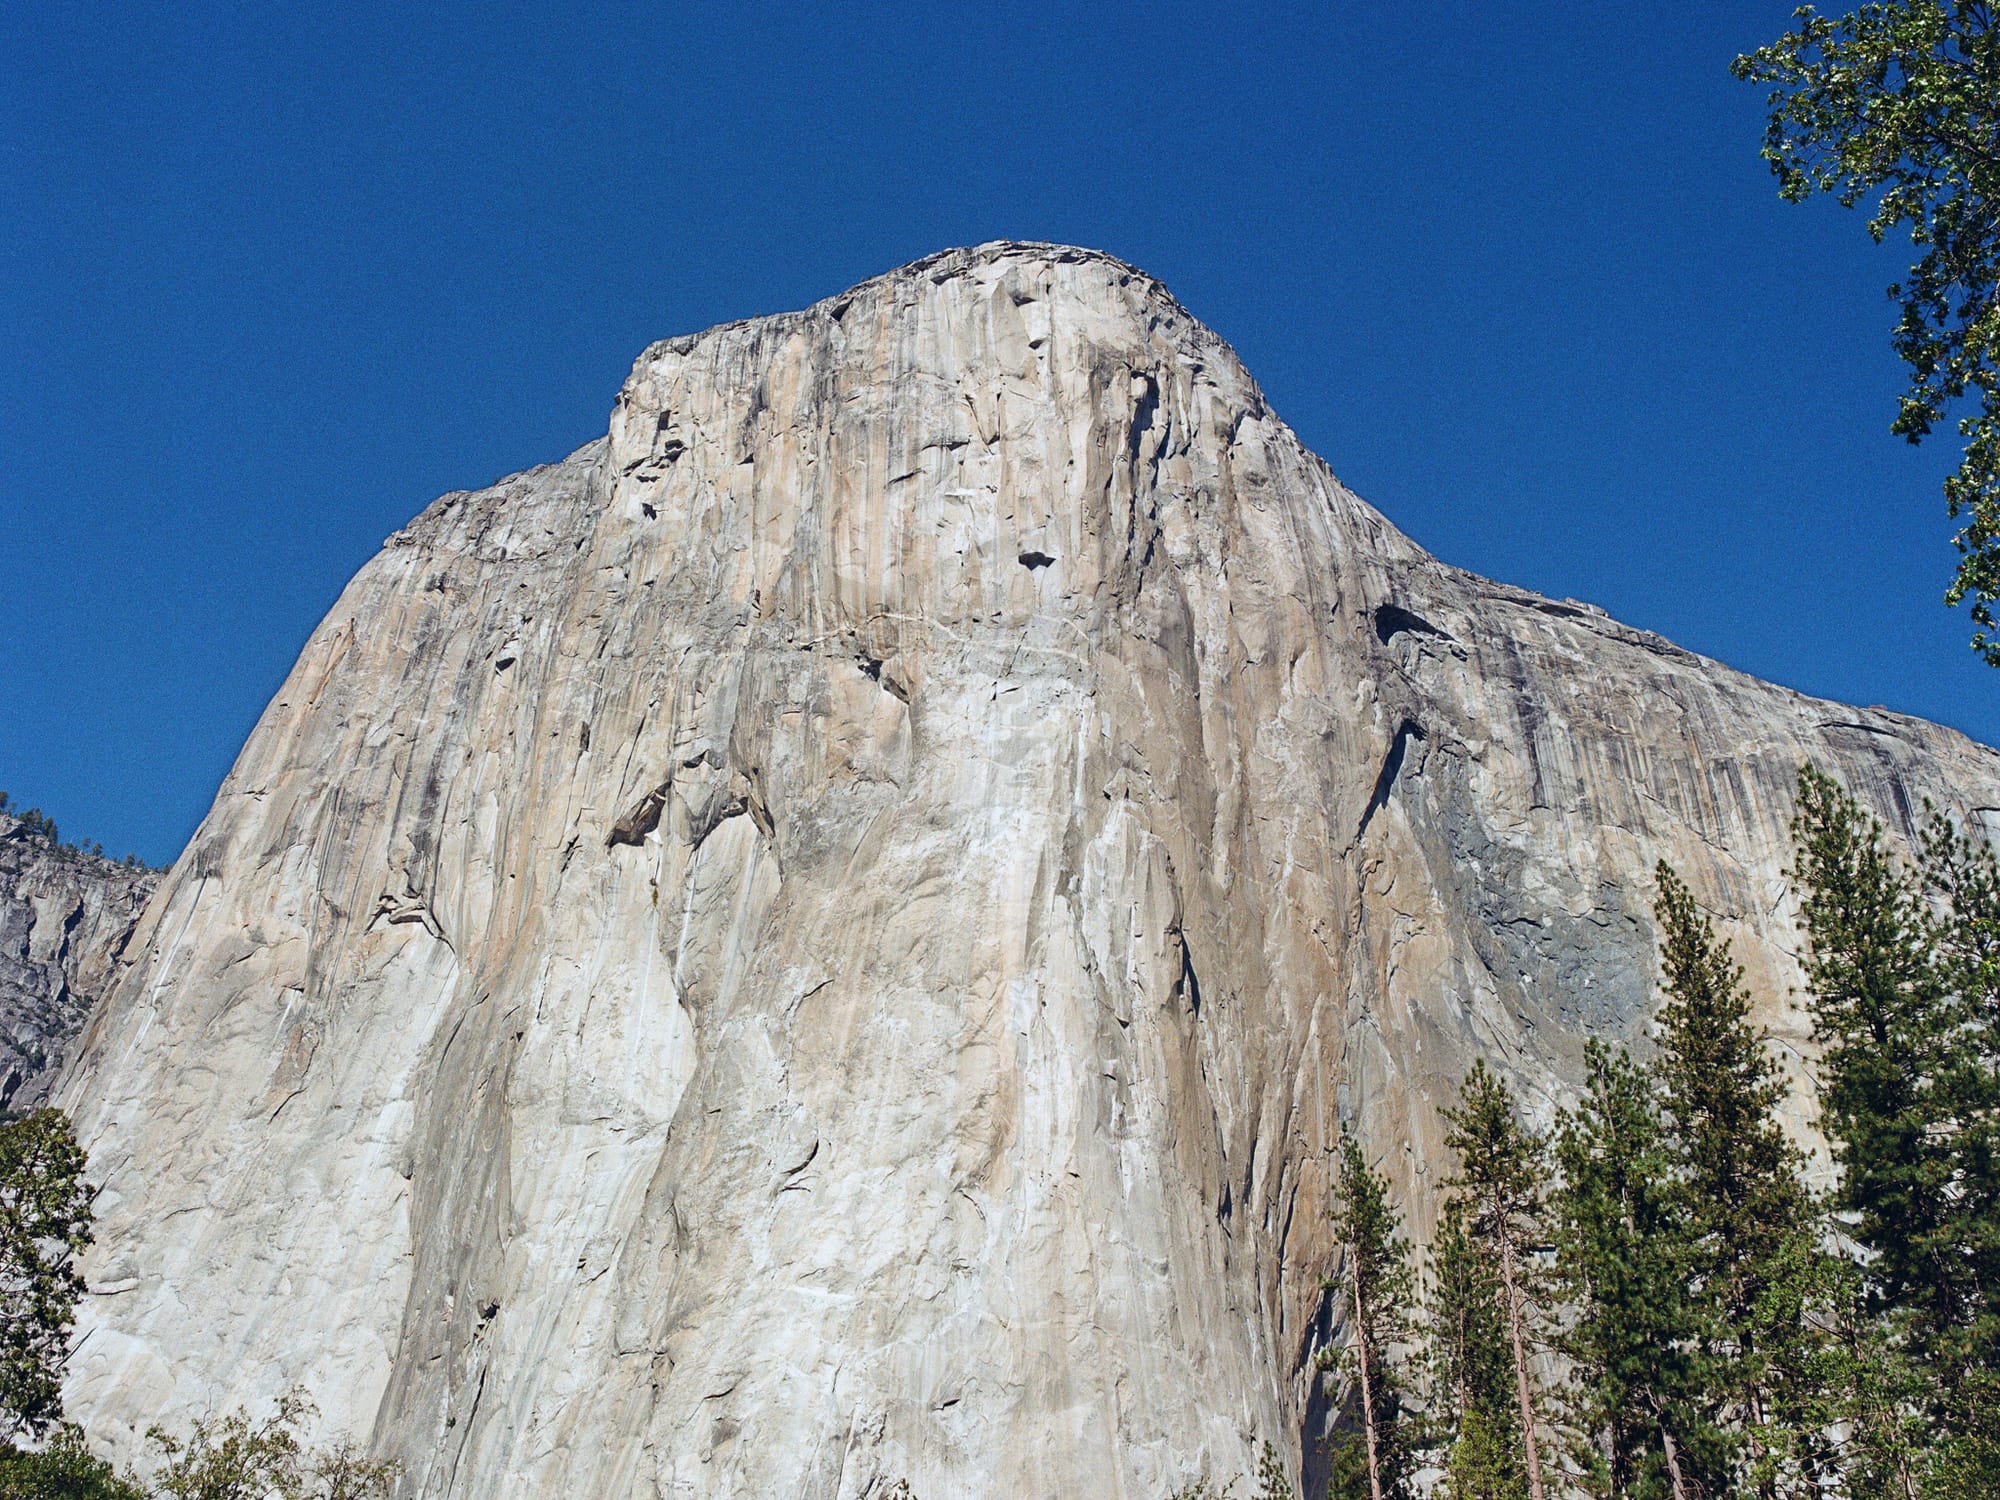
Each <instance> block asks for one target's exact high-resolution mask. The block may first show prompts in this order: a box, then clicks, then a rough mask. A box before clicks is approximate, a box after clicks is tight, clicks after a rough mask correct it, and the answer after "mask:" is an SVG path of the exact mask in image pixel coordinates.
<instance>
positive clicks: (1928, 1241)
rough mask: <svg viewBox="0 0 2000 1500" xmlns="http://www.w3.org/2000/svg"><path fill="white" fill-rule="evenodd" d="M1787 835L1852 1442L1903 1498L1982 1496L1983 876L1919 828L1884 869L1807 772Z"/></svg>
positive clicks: (1987, 1113)
mask: <svg viewBox="0 0 2000 1500" xmlns="http://www.w3.org/2000/svg"><path fill="white" fill-rule="evenodd" d="M1793 838H1794V843H1795V845H1796V848H1797V856H1798V862H1799V868H1798V872H1797V873H1798V878H1799V880H1800V882H1801V884H1802V886H1803V891H1802V900H1801V916H1802V918H1803V921H1804V925H1805V929H1806V939H1807V952H1806V977H1807V980H1808V982H1809V986H1810V989H1811V994H1812V1008H1813V1021H1814V1030H1815V1036H1816V1037H1817V1039H1818V1040H1819V1042H1820V1044H1821V1048H1822V1053H1821V1060H1820V1077H1821V1083H1822V1089H1821V1128H1822V1129H1823V1131H1824V1132H1825V1134H1826V1136H1827V1138H1828V1140H1829V1142H1830V1143H1831V1144H1832V1146H1833V1150H1834V1159H1835V1161H1836V1163H1837V1164H1838V1166H1839V1168H1840V1178H1839V1183H1838V1185H1837V1187H1836V1188H1835V1190H1834V1194H1833V1200H1832V1201H1833V1206H1834V1208H1835V1209H1836V1210H1837V1211H1838V1213H1839V1215H1840V1220H1841V1223H1842V1226H1843V1228H1844V1229H1845V1230H1846V1231H1847V1232H1848V1233H1849V1234H1850V1235H1851V1237H1852V1239H1853V1241H1854V1242H1855V1243H1856V1244H1857V1245H1858V1246H1859V1251H1860V1254H1859V1260H1860V1267H1859V1271H1858V1273H1857V1279H1858V1293H1857V1295H1858V1299H1859V1306H1858V1307H1857V1309H1856V1310H1855V1311H1854V1313H1853V1318H1852V1321H1853V1330H1852V1334H1851V1337H1850V1338H1849V1343H1850V1345H1851V1346H1852V1347H1853V1348H1854V1349H1855V1350H1858V1351H1865V1352H1861V1353H1856V1354H1854V1355H1853V1356H1852V1358H1851V1359H1850V1360H1849V1363H1848V1366H1847V1368H1848V1369H1849V1370H1850V1371H1851V1373H1852V1375H1853V1377H1854V1378H1853V1380H1852V1382H1850V1397H1851V1400H1852V1402H1853V1404H1854V1420H1855V1421H1856V1422H1857V1423H1858V1424H1860V1428H1861V1431H1860V1439H1859V1441H1860V1443H1861V1446H1862V1448H1863V1450H1865V1451H1868V1452H1874V1453H1877V1454H1879V1455H1882V1456H1881V1457H1880V1458H1879V1460H1874V1461H1873V1462H1875V1466H1876V1467H1877V1468H1878V1469H1879V1470H1881V1471H1882V1472H1884V1473H1886V1474H1889V1475H1891V1476H1892V1477H1893V1479H1894V1480H1895V1481H1896V1482H1897V1483H1898V1484H1899V1485H1900V1486H1901V1487H1902V1490H1907V1492H1908V1493H1910V1494H1912V1495H1914V1494H1916V1493H1919V1492H1921V1493H1924V1494H1937V1495H1947V1494H1950V1495H1955V1494H1984V1495H1991V1494H1992V1493H1994V1491H1995V1490H1996V1488H2000V868H1996V865H1995V861H1994V857H1993V855H1992V852H1991V851H1990V850H1989V849H1987V848H1986V847H1985V846H1984V845H1982V844H1978V843H1975V842H1974V841H1972V840H1970V839H1968V838H1967V837H1966V836H1965V835H1964V834H1962V833H1961V832H1959V831H1958V830H1955V829H1954V828H1953V827H1952V826H1951V825H1950V823H1949V822H1948V821H1946V820H1945V819H1943V818H1941V817H1938V816H1936V815H1933V816H1932V818H1931V820H1930V822H1929V825H1928V827H1927V828H1926V830H1925V832H1924V835H1923V839H1922V844H1921V849H1920V853H1919V862H1918V865H1917V867H1916V868H1915V869H1911V868H1909V867H1906V866H1904V865H1901V864H1899V863H1898V862H1897V860H1896V859H1895V858H1894V857H1893V856H1892V855H1891V854H1890V852H1889V850H1888V847H1887V843H1886V840H1885V837H1884V834H1883V830H1882V827H1881V824H1880V823H1879V822H1878V821H1876V820H1875V819H1874V818H1873V817H1871V816H1869V815H1867V814H1865V813H1864V812H1863V811H1862V810H1861V809H1860V807H1859V806H1858V805H1857V804H1856V803H1855V802H1854V800H1853V799H1852V798H1851V797H1849V796H1848V795H1847V794H1846V793H1845V792H1844V791H1842V790H1841V789H1840V788H1839V787H1838V786H1837V785H1835V784H1834V782H1833V781H1832V780H1830V779H1829V778H1828V777H1826V776H1824V775H1823V774H1821V773H1819V772H1817V771H1814V770H1812V769H1811V768H1806V769H1803V770H1801V771H1800V773H1799V806H1798V812H1797V816H1796V818H1795V820H1794V824H1793ZM1913 1447H1915V1448H1920V1449H1921V1451H1915V1452H1913V1451H1911V1450H1912V1448H1913ZM1898 1492H1901V1491H1898Z"/></svg>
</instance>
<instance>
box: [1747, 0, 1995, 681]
mask: <svg viewBox="0 0 2000 1500" xmlns="http://www.w3.org/2000/svg"><path fill="white" fill-rule="evenodd" d="M1793 20H1794V23H1795V24H1794V28H1793V29H1792V30H1791V31H1789V32H1787V33H1786V34H1785V35H1784V36H1782V37H1780V38H1779V39H1778V40H1777V41H1775V42H1773V43H1771V44H1770V45H1769V46H1767V47H1760V48H1758V49H1757V50H1756V51H1754V52H1751V53H1747V54H1745V55H1744V56H1742V57H1739V58H1737V59H1736V61H1735V63H1734V65H1733V71H1734V72H1735V74H1736V76H1737V77H1738V78H1741V79H1744V80H1746V81H1749V82H1753V83H1760V84H1763V85H1766V86H1767V88H1768V91H1769V92H1768V103H1769V108H1770V116H1769V120H1768V123H1767V126H1766V129H1765V135H1764V147H1763V155H1764V157H1765V159H1766V160H1767V161H1769V162H1770V164H1771V169H1772V171H1773V172H1774V173H1775V174H1776V176H1777V179H1778V190H1779V193H1780V194H1781V196H1783V197H1784V198H1786V199H1788V200H1791V201H1793V202H1797V201H1800V200H1803V199H1805V198H1809V197H1812V196H1813V195H1815V194H1818V193H1830V194H1832V195H1833V196H1834V197H1835V198H1837V199H1838V200H1839V202H1841V203H1842V204H1843V205H1845V206H1847V207H1850V208H1851V207H1854V206H1855V205H1857V204H1860V203H1863V202H1864V201H1867V202H1870V203H1872V212H1871V214H1870V217H1869V220H1868V230H1869V233H1870V234H1871V235H1873V236H1874V238H1875V239H1876V240H1877V241H1878V242H1879V241H1881V240H1883V239H1885V238H1887V237H1888V236H1889V235H1890V234H1891V233H1893V232H1895V231H1896V230H1898V229H1904V228H1906V229H1907V230H1908V233H1909V237H1910V241H1911V243H1912V244H1913V245H1914V246H1915V247H1916V249H1917V252H1918V259H1917V262H1916V264H1915V265H1913V266H1912V267H1911V268H1910V271H1909V274H1908V276H1907V277H1906V278H1905V279H1904V280H1903V281H1901V282H1899V283H1897V284H1896V285H1894V286H1892V287H1890V289H1889V294H1890V296H1891V297H1892V298H1894V299H1896V300H1897V301H1898V303H1899V305H1900V313H1899V316H1898V318H1897V322H1896V325H1895V332H1894V335H1893V343H1894V347H1895V350H1896V353H1897V355H1898V356H1899V357H1900V358H1901V359H1902V360H1903V362H1904V364H1905V365H1906V366H1908V368H1909V372H1910V384H1909V388H1908V389H1907V390H1906V391H1905V392H1904V394H1903V396H1902V398H1901V401H1900V404H1899V407H1898V411H1897V415H1896V419H1895V421H1894V423H1893V424H1892V427H1891V430H1892V431H1894V432H1896V433H1899V434H1901V435H1902V436H1904V437H1906V438H1908V439H1909V440H1910V441H1911V442H1913V443H1915V442H1921V441H1922V440H1923V439H1924V438H1925V437H1927V436H1929V435H1930V433H1931V432H1932V430H1933V429H1934V428H1935V427H1936V426H1937V424H1938V423H1939V422H1941V421H1942V420H1944V418H1945V416H1946V414H1947V412H1948V411H1949V410H1951V409H1953V408H1954V407H1957V406H1959V405H1960V404H1961V403H1963V402H1968V401H1969V403H1970V406H1971V410H1970V411H1968V412H1967V413H1966V414H1965V415H1964V416H1962V417H1961V418H1960V420H1959V423H1958V431H1959V435H1960V437H1961V438H1962V439H1963V440H1964V443H1965V450H1964V455H1963V458H1962V460H1961V462H1960V464H1959V467H1958V469H1957V471H1956V472H1955V473H1954V474H1953V475H1952V476H1951V477H1950V478H1949V479H1948V480H1946V481H1945V499H1946V503H1947V505H1948V507H1949V509H1950V513H1951V514H1952V516H1954V517H1962V518H1963V519H1964V522H1965V524H1964V526H1963V528H1962V529H1961V530H1960V532H1959V534H1958V537H1957V546H1958V549H1959V552H1960V561H1959V568H1958V573H1957V576H1956V578H1955V579H1954V580H1953V582H1952V586H1951V589H1950V591H1949V592H1948V593H1947V595H1946V601H1947V602H1948V603H1950V604H1952V605H1957V604H1960V603H1964V602H1966V601H1970V602H1971V605H1972V618H1973V623H1974V626H1975V627H1976V628H1975V633H1974V635H1973V646H1974V649H1976V650H1977V651H1979V652H1980V654H1981V655H1983V656H1984V657H1985V658H1986V660H1987V661H1988V662H1989V663H1993V664H2000V640H1996V639H1995V637H1994V635H1993V631H1994V629H1995V614H1994V610H1995V606H1996V604H2000V32H1996V30H1995V28H1994V22H1993V8H1992V6H1991V5H1989V4H1988V3H1986V0H1878V3H1873V4H1866V5H1862V6H1860V7H1858V8H1857V9H1855V10H1853V11H1851V12H1849V13H1848V14H1846V15H1842V16H1826V15H1823V14H1821V13H1820V12H1819V11H1817V10H1816V9H1815V8H1814V7H1812V6H1810V5H1808V6H1805V7H1802V8H1801V9H1800V10H1798V11H1797V12H1796V13H1795V15H1794V17H1793Z"/></svg>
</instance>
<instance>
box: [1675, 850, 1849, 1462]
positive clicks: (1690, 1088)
mask: <svg viewBox="0 0 2000 1500" xmlns="http://www.w3.org/2000/svg"><path fill="white" fill-rule="evenodd" d="M1657 874H1658V878H1659V882H1660V895H1659V900H1658V902H1657V903H1656V905H1655V909H1654V910H1655V916H1656V919H1657V921H1658V923H1659V929H1660V970H1661V987H1662V988H1663V989H1664V990H1665V992H1666V1002H1665V1004H1664V1005H1662V1006H1661V1008H1660V1012H1659V1016H1658V1026H1659V1044H1660V1055H1659V1063H1658V1075H1659V1079H1660V1083H1661V1089H1662V1096H1663V1102H1664V1114H1665V1119H1666V1122H1667V1124H1668V1127H1669V1130H1670V1132H1671V1136H1672V1142H1673V1146H1674V1149H1675V1151H1676V1153H1677V1154H1678V1156H1679V1160H1680V1170H1681V1173H1682V1182H1683V1187H1684V1202H1685V1204H1686V1212H1687V1216H1688V1220H1689V1227H1690V1228H1691V1229H1692V1231H1693V1233H1694V1263H1693V1272H1694V1279H1695V1283H1696V1285H1697V1286H1698V1287H1699V1289H1700V1293H1701V1298H1702V1301H1704V1302H1705V1303H1706V1315H1707V1322H1708V1328H1707V1340H1706V1341H1707V1345H1708V1350H1707V1352H1708V1356H1709V1360H1708V1369H1707V1372H1706V1380H1707V1384H1708V1387H1709V1391H1710V1397H1711V1403H1712V1405H1711V1414H1712V1415H1713V1416H1714V1417H1715V1418H1716V1419H1717V1420H1718V1421H1720V1422H1721V1423H1722V1424H1723V1425H1724V1427H1725V1428H1726V1430H1728V1431H1730V1432H1732V1433H1734V1434H1736V1435H1739V1436H1740V1437H1741V1439H1742V1441H1743V1445H1744V1448H1745V1450H1746V1453H1745V1458H1746V1460H1747V1469H1748V1476H1747V1477H1749V1478H1750V1479H1751V1481H1752V1483H1753V1485H1754V1488H1755V1489H1756V1490H1757V1492H1758V1493H1760V1494H1765V1495H1772V1494H1775V1493H1776V1491H1777V1484H1778V1476H1777V1473H1776V1470H1775V1467H1774V1462H1773V1452H1774V1450H1775V1449H1776V1448H1778V1447H1783V1446H1789V1436H1788V1435H1787V1434H1784V1433H1781V1432H1776V1431H1772V1430H1768V1429H1770V1428H1771V1426H1772V1405H1773V1401H1774V1399H1776V1398H1775V1397H1774V1393H1773V1382H1774V1380H1775V1378H1776V1374H1777V1372H1776V1370H1775V1369H1774V1367H1773V1365H1772V1363H1771V1359H1770V1354H1771V1351H1770V1350H1768V1349H1766V1348H1765V1346H1764V1344H1763V1342H1762V1341H1761V1340H1760V1338H1759V1336H1758V1335H1759V1318H1758V1308H1759V1305H1760V1302H1761V1301H1762V1299H1763V1298H1764V1294H1765V1290H1766V1288H1767V1287H1768V1286H1769V1285H1770V1282H1771V1278H1772V1276H1773V1275H1774V1274H1775V1269H1774V1268H1775V1267H1776V1266H1777V1265H1778V1264H1779V1262H1780V1261H1781V1260H1782V1259H1783V1258H1784V1257H1785V1256H1787V1255H1788V1254H1795V1253H1801V1246H1802V1245H1803V1244H1806V1243H1810V1241H1811V1240H1812V1238H1813V1236H1814V1233H1815V1231H1814V1224H1813V1213H1812V1203H1811V1200H1810V1198H1809V1197H1808V1195H1807V1194H1806V1191H1805V1189H1804V1187H1803V1185H1802V1182H1801V1178H1800V1169H1801V1168H1802V1166H1803V1164H1804V1161H1803V1157H1802V1156H1801V1155H1800V1153H1799V1151H1798V1148H1797V1147H1795V1146H1793V1145H1792V1144H1791V1142H1790V1141H1789V1140H1787V1139H1786V1137H1785V1133H1784V1130H1783V1129H1782V1127H1780V1126H1779V1124H1778V1122H1777V1118H1776V1115H1775V1110H1776V1108H1777V1106H1778V1104H1779V1103H1780V1102H1781V1101H1782V1100H1783V1099H1784V1097H1785V1094H1786V1085H1785V1081H1784V1078H1783V1077H1782V1075H1781V1074H1780V1073H1779V1071H1778V1066H1777V1063H1776V1061H1775V1060H1774V1059H1773V1057H1772V1055H1771V1050H1770V1046H1769V1041H1768V1038H1767V1037H1766V1036H1765V1035H1764V1033H1762V1032H1761V1031H1759V1030H1758V1029H1757V1028H1755V1027H1754V1026H1752V1025H1751V1024H1750V994H1749V991H1748V990H1747V989H1746V988H1745V987H1744V984H1743V970H1742V969H1741V968H1740V967H1739V966H1738V965H1737V964H1736V963H1734V962H1733V961H1732V960H1731V958H1730V956H1729V951H1728V948H1727V947H1726V945H1724V944H1723V943H1722V942H1721V941H1720V940H1719V939H1718V938H1717V937H1716V935H1715V930H1714V928H1713V926H1712V925H1711V924H1710V922H1709V920H1708V918H1707V917H1706V916H1705V915H1704V914H1703V913H1702V911H1701V909H1700V908H1699V907H1698V906H1697V905H1696V904H1695V900H1694V897H1693V895H1692V894H1691V893H1690V892H1689V891H1688V888H1687V887H1686V886H1685V885H1683V884H1682V883H1681V881H1680V880H1679V879H1678V878H1677V877H1676V876H1675V875H1674V873H1673V871H1672V870H1670V869H1668V868H1667V867H1666V866H1665V865H1664V864H1663V865H1660V866H1659V867H1658V871H1657Z"/></svg>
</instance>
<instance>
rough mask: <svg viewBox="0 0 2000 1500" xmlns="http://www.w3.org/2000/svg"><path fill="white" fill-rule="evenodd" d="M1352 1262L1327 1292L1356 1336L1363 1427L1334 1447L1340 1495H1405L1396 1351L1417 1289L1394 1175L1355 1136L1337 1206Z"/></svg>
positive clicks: (1405, 1436)
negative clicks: (1378, 1168) (1372, 1162)
mask: <svg viewBox="0 0 2000 1500" xmlns="http://www.w3.org/2000/svg"><path fill="white" fill-rule="evenodd" d="M1330 1211H1331V1217H1332V1220H1333V1233H1334V1238H1335V1240H1336V1241H1337V1242H1338V1243H1339V1244H1340V1246H1341V1247H1342V1259H1343V1261H1344V1262H1345V1265H1344V1268H1343V1270H1342V1272H1341V1274H1340V1275H1339V1276H1338V1277H1335V1278H1333V1279H1331V1280H1330V1281H1329V1282H1328V1284H1327V1290H1328V1291H1329V1292H1331V1293H1333V1294H1335V1295H1336V1296H1337V1297H1338V1298H1339V1300H1340V1303H1341V1304H1342V1306H1343V1308H1344V1310H1345V1313H1346V1317H1347V1319H1348V1320H1349V1325H1350V1328H1351V1330H1352V1342H1351V1343H1350V1345H1349V1346H1348V1347H1347V1348H1346V1349H1345V1350H1344V1351H1343V1352H1342V1357H1341V1361H1340V1363H1341V1367H1342V1369H1343V1371H1344V1372H1345V1373H1346V1375H1347V1376H1348V1380H1349V1384H1350V1389H1351V1391H1352V1392H1353V1399H1354V1400H1355V1401H1356V1402H1357V1403H1358V1405H1359V1407H1360V1415H1361V1427H1360V1430H1359V1431H1357V1432H1350V1433H1346V1434H1343V1436H1342V1437H1341V1438H1340V1439H1337V1440H1336V1441H1335V1443H1334V1444H1333V1446H1332V1453H1331V1455H1330V1456H1331V1458H1332V1464H1333V1483H1332V1484H1331V1485H1330V1486H1329V1494H1330V1496H1332V1497H1333V1500H1359V1497H1360V1496H1363V1495H1366V1496H1368V1497H1369V1500H1385V1497H1386V1500H1399V1497H1402V1496H1405V1495H1407V1494H1408V1492H1409V1471H1410V1457H1411V1453H1410V1443H1409V1433H1408V1429H1407V1424H1406V1420H1405V1413H1404V1391H1403V1383H1402V1380H1401V1378H1400V1376H1399V1375H1398V1373H1397V1371H1396V1369H1395V1367H1394V1366H1393V1365H1392V1364H1391V1363H1390V1359H1389V1351H1390V1350H1392V1349H1395V1348H1398V1347H1401V1346H1402V1345H1404V1344H1407V1343H1408V1342H1409V1338H1410V1327H1409V1309H1410V1301H1411V1296H1412V1292H1413V1280H1412V1276H1411V1273H1410V1262H1409V1247H1408V1246H1407V1245H1406V1244H1405V1243H1404V1241H1403V1238H1402V1218H1401V1215H1399V1214H1398V1213H1397V1212H1396V1208H1395V1205H1394V1204H1393V1203H1391V1202H1390V1201H1389V1183H1388V1179H1387V1178H1385V1177H1383V1176H1382V1175H1381V1174H1380V1173H1379V1172H1375V1171H1373V1170H1371V1169H1370V1168H1369V1166H1368V1164H1367V1162H1366V1161H1365V1160H1364V1159H1363V1158H1362V1155H1361V1147H1360V1145H1359V1144H1358V1143H1357V1142H1356V1141H1355V1139H1354V1137H1353V1136H1351V1135H1350V1136H1347V1137H1345V1138H1344V1139H1343V1140H1342V1141H1341V1143H1340V1171H1339V1173H1338V1175H1337V1176H1336V1177H1335V1179H1334V1183H1333V1201H1332V1204H1331V1206H1330Z"/></svg>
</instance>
